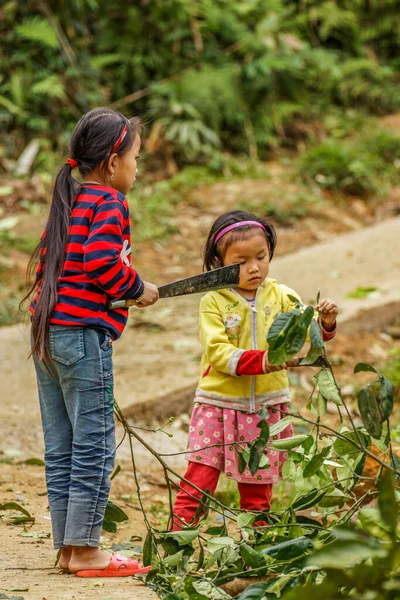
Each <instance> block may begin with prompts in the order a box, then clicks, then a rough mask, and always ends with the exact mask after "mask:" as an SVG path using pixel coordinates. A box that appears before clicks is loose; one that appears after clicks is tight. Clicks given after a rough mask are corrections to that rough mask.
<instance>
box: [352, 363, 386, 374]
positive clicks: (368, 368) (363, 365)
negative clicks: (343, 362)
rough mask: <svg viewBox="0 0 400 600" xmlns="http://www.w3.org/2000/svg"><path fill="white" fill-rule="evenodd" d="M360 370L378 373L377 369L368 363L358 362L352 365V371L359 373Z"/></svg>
mask: <svg viewBox="0 0 400 600" xmlns="http://www.w3.org/2000/svg"><path fill="white" fill-rule="evenodd" d="M361 371H371V372H372V373H377V374H378V375H379V374H380V373H379V371H377V370H376V369H375V367H373V366H372V365H369V364H368V363H363V362H359V363H357V364H356V366H355V367H354V373H360V372H361Z"/></svg>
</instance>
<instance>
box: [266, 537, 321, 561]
mask: <svg viewBox="0 0 400 600" xmlns="http://www.w3.org/2000/svg"><path fill="white" fill-rule="evenodd" d="M312 547H313V544H312V542H311V540H310V539H309V538H308V537H306V536H303V535H302V536H301V537H298V538H295V539H293V540H288V541H287V542H282V543H281V544H276V546H271V547H270V548H266V549H265V550H262V553H263V554H268V556H271V558H275V559H276V560H293V559H294V558H297V557H298V556H301V555H302V554H304V553H305V552H306V551H307V550H310V549H311V548H312Z"/></svg>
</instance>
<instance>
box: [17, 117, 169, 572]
mask: <svg viewBox="0 0 400 600" xmlns="http://www.w3.org/2000/svg"><path fill="white" fill-rule="evenodd" d="M139 151H140V122H139V119H132V120H131V121H129V120H128V119H127V118H126V117H124V116H123V115H122V114H121V113H119V112H115V111H113V110H110V109H107V108H100V109H96V110H93V111H91V112H89V113H87V114H85V115H84V116H83V117H82V118H81V120H80V121H79V123H78V124H77V126H76V127H75V130H74V132H73V134H72V138H71V154H70V158H68V160H67V162H66V164H65V165H64V166H63V167H62V168H61V170H60V172H59V174H58V176H57V179H56V182H55V187H54V194H53V200H52V204H51V208H50V215H49V219H48V222H47V225H46V229H45V231H44V233H43V235H42V239H41V242H40V244H39V246H38V248H37V250H40V262H39V266H38V269H37V273H36V281H35V284H34V285H33V287H32V289H31V291H30V293H32V292H33V291H36V292H37V293H36V297H35V299H34V300H33V302H32V304H31V306H30V310H31V312H32V317H31V320H32V354H33V359H34V363H35V368H36V375H37V382H38V389H39V400H40V409H41V415H42V423H43V431H44V441H45V462H46V481H47V489H48V498H49V504H50V514H51V520H52V529H53V540H54V547H55V548H57V549H59V548H61V556H60V562H59V566H60V568H62V569H66V570H67V569H68V570H69V571H70V572H72V573H76V575H78V576H81V577H106V576H107V577H119V576H128V575H134V574H136V573H143V572H146V571H147V570H149V569H148V568H147V569H143V568H142V567H140V565H139V564H138V561H136V560H132V559H128V558H125V557H123V556H119V555H116V554H112V555H110V554H109V553H108V552H104V551H103V550H101V549H100V548H99V539H100V533H101V529H102V523H103V518H104V512H105V509H106V505H107V500H108V495H109V490H110V478H109V475H110V473H111V471H112V469H113V466H114V457H115V432H114V414H113V365H112V341H113V340H116V339H118V338H119V336H120V335H121V333H122V331H123V329H124V327H125V325H126V321H127V316H128V310H127V309H125V308H121V309H118V310H110V309H109V308H108V305H107V302H108V300H109V299H110V298H125V299H128V298H133V299H135V300H136V302H137V304H138V306H141V307H145V306H149V305H150V304H154V302H156V301H157V299H158V290H157V287H156V286H155V285H153V284H151V283H146V282H144V281H142V279H141V278H140V276H139V274H138V273H136V271H134V270H133V268H132V266H131V262H130V252H131V246H130V220H129V208H128V203H127V200H126V198H125V194H126V193H127V192H128V190H129V189H130V188H131V186H132V184H133V182H134V181H135V178H136V171H137V166H136V164H137V160H138V158H139ZM75 168H78V169H79V172H80V174H81V176H82V179H83V183H82V184H81V185H78V183H77V182H76V181H75V179H74V178H73V177H72V173H71V172H72V170H73V169H75ZM36 256H37V253H36V255H34V256H33V257H32V259H31V263H30V265H33V262H34V261H35V258H36ZM30 293H29V294H28V296H29V295H30Z"/></svg>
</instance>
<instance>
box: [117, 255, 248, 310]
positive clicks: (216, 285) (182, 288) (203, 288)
mask: <svg viewBox="0 0 400 600" xmlns="http://www.w3.org/2000/svg"><path fill="white" fill-rule="evenodd" d="M239 279H240V263H236V264H234V265H228V266H227V267H220V268H219V269H214V270H213V271H206V273H200V275H194V276H193V277H186V278H185V279H179V280H178V281H173V282H172V283H167V284H165V285H161V286H160V287H159V288H158V292H159V294H160V298H173V297H175V296H186V295H188V294H199V293H201V292H211V291H212V290H222V289H224V288H231V287H237V286H238V285H239ZM129 306H137V302H136V300H110V301H109V303H108V307H109V308H127V307H129Z"/></svg>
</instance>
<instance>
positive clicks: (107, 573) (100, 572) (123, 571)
mask: <svg viewBox="0 0 400 600" xmlns="http://www.w3.org/2000/svg"><path fill="white" fill-rule="evenodd" d="M152 568H153V567H151V566H150V567H142V566H140V564H139V561H137V560H133V559H132V558H127V557H126V556H122V555H121V554H115V552H113V553H112V554H111V559H110V562H109V563H108V565H107V567H106V568H105V569H85V570H84V571H77V572H76V573H75V575H76V576H77V577H132V576H133V575H140V574H142V573H148V572H149V571H151V570H152Z"/></svg>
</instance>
